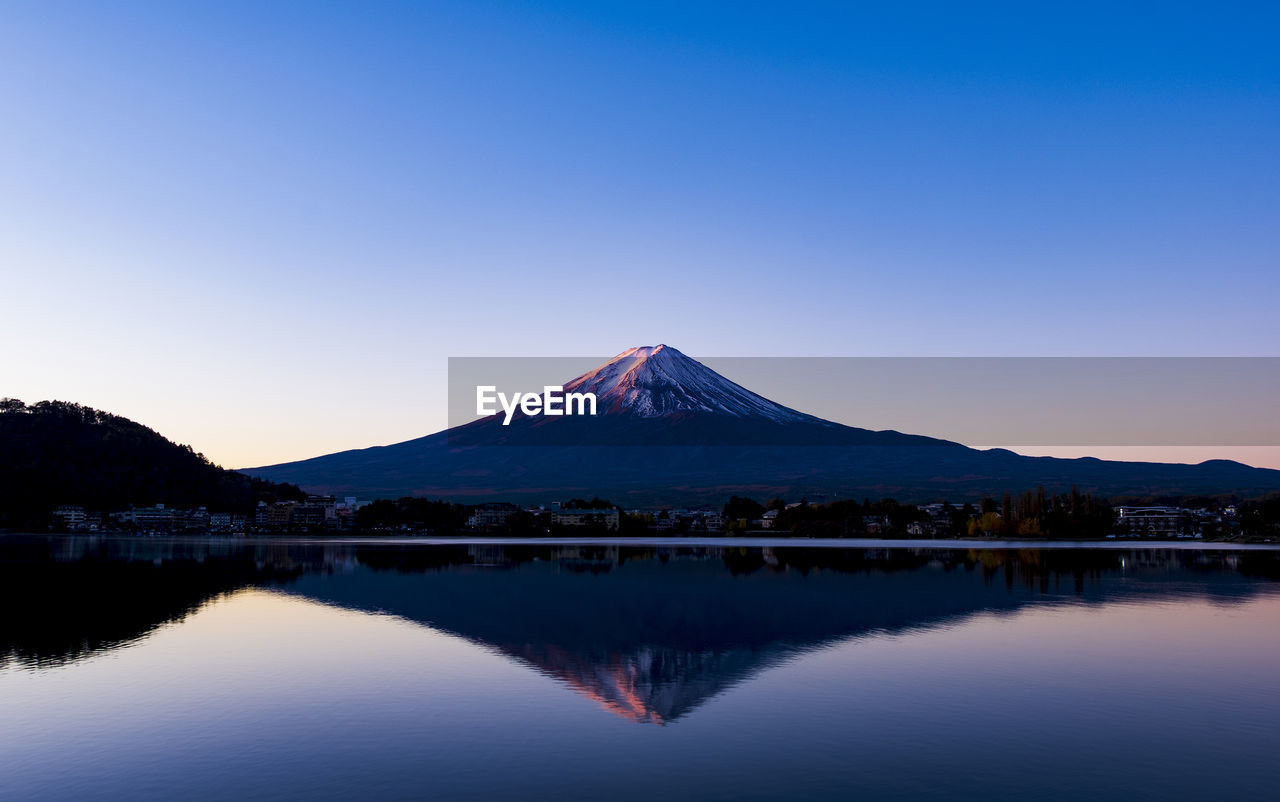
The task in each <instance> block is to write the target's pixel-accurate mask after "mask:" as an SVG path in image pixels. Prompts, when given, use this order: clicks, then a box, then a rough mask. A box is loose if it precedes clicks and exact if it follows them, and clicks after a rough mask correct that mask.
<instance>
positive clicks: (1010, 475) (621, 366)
mask: <svg viewBox="0 0 1280 802" xmlns="http://www.w3.org/2000/svg"><path fill="white" fill-rule="evenodd" d="M548 378H554V377H548ZM563 392H564V393H565V394H566V396H567V395H568V394H570V393H576V394H583V395H585V394H592V395H594V396H595V398H596V399H597V414H596V415H594V416H592V415H585V416H577V415H575V416H545V415H525V414H522V413H521V412H519V411H517V412H515V413H514V414H513V415H512V416H510V417H509V418H507V417H505V416H504V415H503V414H501V413H499V414H496V415H493V416H490V417H485V418H481V419H479V420H476V421H473V422H471V423H467V424H465V425H462V426H455V427H453V428H451V429H447V430H445V431H443V432H438V433H436V434H433V435H429V436H426V437H421V438H418V439H415V440H409V441H406V442H403V443H397V444H394V445H389V446H380V447H375V448H366V449H359V450H354V451H344V452H340V453H336V454H329V455H326V456H321V457H315V458H313V459H308V460H302V461H300V462H292V463H285V464H280V465H271V466H265V467H261V468H251V469H246V470H245V471H244V472H245V473H248V474H250V475H253V476H259V477H263V478H267V479H271V480H275V481H287V482H293V483H296V484H298V485H301V486H302V487H303V488H305V489H307V490H311V491H314V492H324V493H333V494H336V495H357V496H361V497H364V498H378V497H382V498H388V497H398V496H406V495H417V496H430V497H438V498H445V499H453V500H459V501H477V500H495V501H496V500H507V501H516V502H546V501H550V500H555V499H560V498H567V497H570V496H578V495H587V496H589V495H593V494H594V495H600V496H604V497H607V498H610V499H612V500H613V501H615V502H617V503H619V504H622V505H623V506H628V507H629V506H637V507H638V506H649V505H655V504H675V505H684V504H699V503H711V504H719V503H720V502H722V501H723V500H724V499H725V498H727V497H728V496H729V495H731V494H734V493H737V494H749V495H755V496H766V495H783V496H797V497H798V496H800V495H804V496H807V497H809V498H810V499H818V498H862V497H864V496H869V497H876V498H880V497H894V498H897V499H898V500H900V501H932V500H937V499H942V498H946V499H950V500H956V501H959V500H963V499H972V498H976V497H978V496H981V495H983V494H996V493H999V492H1002V491H1003V490H1005V489H1025V488H1031V487H1036V486H1043V487H1045V488H1046V489H1049V490H1051V491H1057V490H1065V489H1067V488H1069V487H1071V486H1072V485H1078V486H1079V487H1080V488H1081V489H1082V490H1087V491H1090V492H1093V493H1097V494H1101V495H1151V494H1200V493H1203V494H1213V493H1237V494H1242V495H1251V494H1257V493H1262V492H1266V491H1270V490H1277V489H1280V471H1274V470H1266V469H1260V468H1251V467H1249V466H1246V465H1242V464H1240V463H1237V462H1231V461H1227V460H1211V461H1208V462H1203V463H1200V464H1198V465H1178V464H1167V463H1149V462H1114V461H1103V460H1098V459H1093V458H1081V459H1055V458H1049V457H1026V456H1021V455H1018V454H1015V453H1013V452H1011V451H1007V450H1004V449H989V450H979V449H974V448H969V447H966V446H963V445H961V444H959V443H954V442H951V441H948V440H940V439H937V438H932V437H924V436H919V435H911V434H904V433H902V432H897V431H892V430H886V431H873V430H869V429H861V428H857V427H853V426H847V425H844V424H841V423H835V422H833V421H829V420H824V419H822V418H818V417H815V416H813V415H808V414H806V413H804V412H800V411H797V410H795V409H791V408H790V407H786V406H783V405H781V404H778V403H776V402H774V401H771V400H769V399H767V398H765V397H763V396H761V395H758V394H756V393H753V392H752V391H750V390H748V389H746V388H745V387H742V386H741V385H738V384H736V383H734V382H732V381H730V380H729V379H727V378H725V377H724V376H721V375H720V374H718V373H716V372H715V371H713V370H711V369H710V368H708V367H706V366H705V365H703V364H701V363H700V362H698V361H696V360H694V359H691V358H689V357H688V356H685V355H684V354H682V353H680V352H679V351H678V350H676V349H675V348H672V347H670V346H667V345H657V346H643V347H638V348H631V349H628V350H626V351H623V352H622V353H620V354H618V355H617V356H616V357H614V358H613V359H611V360H609V361H608V362H606V363H604V364H602V365H600V366H599V367H597V368H595V369H593V370H591V371H589V372H587V373H584V374H583V375H581V376H578V377H577V378H575V379H573V380H571V381H568V382H565V383H564V384H563ZM508 424H509V425H508Z"/></svg>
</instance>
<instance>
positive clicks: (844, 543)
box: [0, 531, 1280, 551]
mask: <svg viewBox="0 0 1280 802" xmlns="http://www.w3.org/2000/svg"><path fill="white" fill-rule="evenodd" d="M19 536H22V537H66V538H72V537H76V538H104V539H112V540H145V541H151V542H155V541H166V540H173V541H181V542H199V543H210V542H214V543H243V544H250V543H268V542H282V541H287V542H289V543H297V544H300V545H343V546H359V545H387V546H450V545H455V546H640V547H646V546H648V547H655V548H679V547H687V548H708V547H716V546H719V547H726V548H789V547H790V548H794V547H803V548H892V549H1133V548H1158V549H1175V550H1179V551H1280V542H1277V543H1243V542H1238V541H1214V540H1210V541H1205V540H1155V539H1145V538H1143V539H1137V538H1133V539H1124V540H1122V539H1119V538H1117V539H1115V540H1003V539H975V538H965V539H957V540H910V539H901V538H805V537H645V536H640V537H493V536H491V537H485V536H472V535H430V536H425V535H405V536H388V535H368V536H359V535H354V536H353V535H340V536H316V535H288V534H273V535H249V536H235V535H130V534H124V533H117V532H105V533H90V532H72V533H68V532H6V531H0V537H19Z"/></svg>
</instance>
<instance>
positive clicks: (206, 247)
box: [0, 0, 1280, 467]
mask: <svg viewBox="0 0 1280 802" xmlns="http://www.w3.org/2000/svg"><path fill="white" fill-rule="evenodd" d="M1278 26H1280V10H1278V9H1277V7H1276V6H1275V5H1273V4H1232V3H1213V4H1209V3H1203V4H1183V3H1161V4H1150V5H1146V6H1141V5H1137V4H1134V5H1130V6H1126V7H1125V8H1120V7H1118V6H1117V4H1113V3H1073V4H1069V5H1068V4H1064V5H1062V6H1060V7H1058V8H1049V7H1047V6H1044V5H1042V4H1040V5H1034V7H1032V6H1031V4H1015V3H1007V4H965V5H964V6H963V7H962V6H959V5H956V4H946V3H912V2H904V3H892V4H890V3H885V4H851V3H805V2H788V3H775V4H765V3H725V4H714V3H692V2H681V3H663V2H645V3H634V4H626V3H607V2H588V3H506V2H489V1H487V0H469V1H468V2H438V3H426V2H423V3H408V2H405V3H378V2H366V3H360V4H355V3H322V2H298V3H283V2H253V3H237V2H226V3H218V4H207V5H202V6H194V5H191V4H166V3H158V2H156V3H134V2H127V0H121V2H116V3H111V4H102V3H69V2H56V1H55V2H47V3H36V2H19V3H7V4H5V5H4V6H3V8H0V67H2V68H0V189H2V191H0V396H10V397H16V398H20V399H22V400H24V401H28V402H34V401H37V400H41V399H46V398H57V399H63V400H69V401H77V402H80V403H84V404H88V405H91V406H94V407H98V408H101V409H106V410H108V411H111V412H115V413H117V414H121V415H125V416H127V417H130V418H133V419H135V420H138V421H140V422H143V423H145V424H147V425H149V426H151V427H152V428H155V429H156V430H158V431H160V432H161V433H162V434H164V435H166V436H168V437H169V438H171V439H173V440H176V441H178V442H182V443H189V444H190V445H192V446H193V447H194V448H195V449H196V450H198V451H201V452H203V453H204V454H206V455H207V456H209V457H210V458H211V459H213V460H215V461H216V462H219V463H221V464H224V465H227V466H231V467H241V466H251V465H259V464H266V463H276V462H283V461H288V460H292V459H298V458H304V457H308V456H314V455H317V454H323V453H328V452H332V451H337V450H342V449H346V448H356V447H363V446H368V445H376V444H384V443H391V442H397V441H400V440H405V439H409V438H412V437H416V436H421V435H424V434H428V433H431V432H434V431H437V430H439V429H441V428H443V427H444V425H445V422H446V406H447V403H446V401H447V398H446V396H447V394H446V379H447V359H448V358H449V357H451V356H452V357H459V356H534V355H563V356H598V357H600V358H601V359H604V358H607V357H609V356H612V355H613V354H616V353H618V352H620V351H623V350H624V349H626V348H629V347H631V346H635V345H652V344H657V343H668V344H671V345H673V346H675V347H677V348H679V349H680V350H681V351H683V352H684V353H686V354H689V355H690V356H693V357H695V358H697V357H699V356H720V357H738V356H769V357H776V356H1117V355H1132V356H1174V355H1177V356H1276V355H1277V348H1276V344H1277V342H1278V341H1280V322H1278V321H1280V316H1277V315H1276V312H1275V304H1276V302H1275V299H1276V297H1277V291H1280V226H1277V225H1276V220H1277V219H1280V148H1277V147H1276V143H1277V142H1280V48H1276V47H1275V32H1276V31H1277V30H1278V29H1280V27H1278ZM563 378H568V377H563ZM844 422H846V423H851V424H854V425H857V423H858V422H857V421H844ZM1108 456H1116V454H1109V455H1108ZM1119 456H1124V454H1123V453H1121V454H1119ZM1169 456H1170V458H1179V457H1181V456H1185V457H1186V458H1188V459H1194V460H1199V459H1203V458H1204V455H1203V452H1196V453H1195V454H1194V455H1192V454H1191V453H1190V452H1188V454H1187V455H1180V454H1170V455H1169ZM1260 460H1262V458H1261V457H1255V458H1253V459H1250V460H1247V461H1251V462H1253V463H1254V464H1264V463H1265V464H1274V465H1275V466H1276V467H1280V454H1278V455H1274V458H1272V457H1267V458H1266V460H1262V461H1260ZM1268 460H1269V461H1268Z"/></svg>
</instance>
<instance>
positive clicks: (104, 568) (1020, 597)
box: [0, 537, 1280, 724]
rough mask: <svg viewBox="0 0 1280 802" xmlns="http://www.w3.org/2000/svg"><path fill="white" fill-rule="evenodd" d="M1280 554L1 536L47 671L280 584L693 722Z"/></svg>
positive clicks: (17, 614)
mask: <svg viewBox="0 0 1280 802" xmlns="http://www.w3.org/2000/svg"><path fill="white" fill-rule="evenodd" d="M1277 578H1280V558H1278V557H1277V554H1276V553H1274V552H1266V551H1244V552H1234V551H1193V550H1184V551H1172V550H1158V549H1142V550H1115V549H1112V550H1096V549H1021V550H1018V549H989V550H968V549H958V550H940V549H884V548H871V549H867V548H856V549H814V548H800V547H789V546H788V547H783V548H719V547H714V548H711V547H709V548H635V547H625V546H598V547H587V546H577V547H539V546H526V545H518V546H502V545H472V546H467V545H456V546H431V547H426V546H386V545H343V544H326V545H305V544H300V543H297V542H288V541H248V542H246V541H199V540H187V541H182V540H143V539H112V538H89V537H59V538H14V537H7V538H0V599H2V600H3V603H4V606H3V609H4V610H5V611H6V613H5V619H4V625H3V628H2V629H0V667H3V666H5V665H16V666H20V667H23V668H28V669H33V670H39V669H44V668H48V667H50V666H56V665H62V664H65V663H67V662H69V661H75V660H79V659H82V658H85V657H88V656H90V655H93V654H96V653H101V652H105V651H109V650H112V649H117V648H120V647H122V646H125V645H128V644H130V643H132V642H135V641H137V640H138V639H140V638H145V637H146V636H147V635H148V633H150V632H152V631H153V630H155V629H156V628H157V627H160V626H162V625H164V624H165V623H167V622H172V621H179V620H182V619H183V618H184V617H186V616H187V615H189V614H190V613H192V612H193V611H195V610H197V609H199V608H200V607H201V606H203V605H205V604H207V603H208V602H209V601H210V600H213V599H216V598H218V597H220V596H223V595H225V594H228V593H231V592H234V591H237V590H239V589H243V588H251V587H269V588H275V589H278V590H280V591H282V592H285V593H289V594H294V595H296V596H298V597H301V598H305V599H307V600H311V601H315V602H321V603H324V604H328V605H334V606H338V607H342V608H347V609H351V610H358V611H366V612H377V613H383V614H392V615H395V616H398V617H399V618H401V619H404V620H406V621H410V622H416V623H418V624H421V625H423V626H427V627H431V628H433V629H436V630H440V631H444V632H447V633H451V634H453V635H456V636H458V637H461V638H464V639H466V640H467V641H470V642H471V643H474V644H477V645H480V646H482V647H484V648H486V649H488V650H491V651H494V652H497V653H500V654H502V655H505V656H506V657H508V658H509V659H510V660H512V661H514V662H517V663H518V664H521V665H525V666H528V667H531V668H533V669H535V670H537V671H539V672H541V673H543V674H545V675H547V676H550V677H553V678H555V679H556V680H558V681H559V682H560V683H562V684H563V685H565V686H566V687H569V688H571V689H573V690H574V691H575V692H577V693H579V694H581V695H583V696H585V697H587V698H590V699H592V700H594V701H595V702H596V703H598V704H599V705H600V706H601V707H602V708H604V709H606V710H608V711H610V712H611V713H614V714H616V715H618V716H622V717H624V718H627V719H630V720H634V721H639V722H648V723H655V724H665V723H668V722H672V721H677V720H679V719H681V718H682V717H684V716H687V715H689V714H690V713H691V712H692V711H694V710H696V709H697V708H698V707H699V706H700V705H702V704H703V703H704V702H706V701H707V700H708V699H710V698H712V697H714V696H716V695H717V694H720V693H722V692H724V691H725V690H726V689H728V688H731V687H732V686H734V685H735V684H737V683H740V682H742V681H743V680H745V679H747V678H750V677H752V676H755V675H757V674H759V673H760V672H762V671H763V670H765V669H767V668H768V667H770V666H772V665H776V664H778V663H780V662H783V661H787V660H791V659H793V658H795V657H796V656H798V655H801V654H804V653H806V652H808V651H811V650H815V649H821V648H823V647H826V646H828V645H830V644H834V643H837V642H840V641H845V640H848V639H851V638H858V637H861V636H865V635H868V634H871V633H896V632H904V631H910V630H917V629H923V628H931V627H937V626H941V625H945V624H947V623H948V622H954V621H956V620H958V619H963V618H966V617H971V616H975V615H978V614H982V613H991V612H995V613H1008V612H1014V611H1016V610H1019V609H1021V608H1023V607H1026V606H1028V605H1079V604H1103V603H1111V602H1125V601H1142V600H1153V599H1162V598H1173V597H1176V598H1179V599H1186V598H1189V597H1191V598H1197V597H1198V598H1208V599H1211V600H1213V601H1215V602H1218V603H1223V604H1231V603H1234V602H1238V601H1243V600H1246V599H1249V598H1250V597H1252V596H1254V595H1256V594H1258V593H1260V592H1264V591H1268V590H1270V589H1272V588H1273V587H1275V586H1274V585H1273V583H1274V581H1275V580H1276V579H1277Z"/></svg>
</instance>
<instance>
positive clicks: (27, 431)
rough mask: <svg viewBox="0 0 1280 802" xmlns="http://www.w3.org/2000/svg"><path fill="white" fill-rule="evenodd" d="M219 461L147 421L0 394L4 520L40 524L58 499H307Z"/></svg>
mask: <svg viewBox="0 0 1280 802" xmlns="http://www.w3.org/2000/svg"><path fill="white" fill-rule="evenodd" d="M302 497H304V494H303V493H302V491H300V490H299V489H298V488H297V487H295V486H292V485H287V486H282V485H276V484H273V483H272V482H269V481H264V480H262V479H258V478H251V477H248V476H245V475H244V474H241V473H237V472H235V471H229V470H226V469H224V468H219V467H218V466H217V465H214V464H212V463H210V462H209V461H208V460H207V459H205V458H204V457H203V456H202V455H200V454H197V453H195V452H194V451H192V450H191V448H190V447H188V446H180V445H177V444H175V443H172V442H170V441H169V440H166V439H165V438H164V437H161V436H160V435H159V434H157V433H156V432H154V431H152V430H151V429H148V428H147V427H145V426H143V425H142V424H139V423H135V422H133V421H131V420H129V419H127V418H122V417H120V416H118V415H111V414H109V413H106V412H101V411H99V410H96V409H91V408H89V407H84V406H80V405H79V404H71V403H67V402H65V401H41V402H39V403H37V404H31V405H27V404H24V403H22V402H21V401H18V400H16V399H12V398H7V399H4V400H3V401H0V526H10V527H37V528H42V527H43V526H44V525H45V524H46V523H47V518H48V515H49V512H50V510H51V509H52V508H53V507H55V506H57V505H59V504H79V505H82V506H84V507H86V508H88V509H91V510H113V509H119V508H122V507H126V506H128V505H131V504H136V505H148V504H157V503H160V504H168V505H171V506H175V507H180V508H181V507H195V506H201V505H203V506H206V507H209V508H210V509H212V510H220V511H237V510H238V511H246V512H247V511H248V510H250V509H251V508H252V507H253V505H254V504H255V503H257V501H258V500H269V499H276V498H302Z"/></svg>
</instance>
